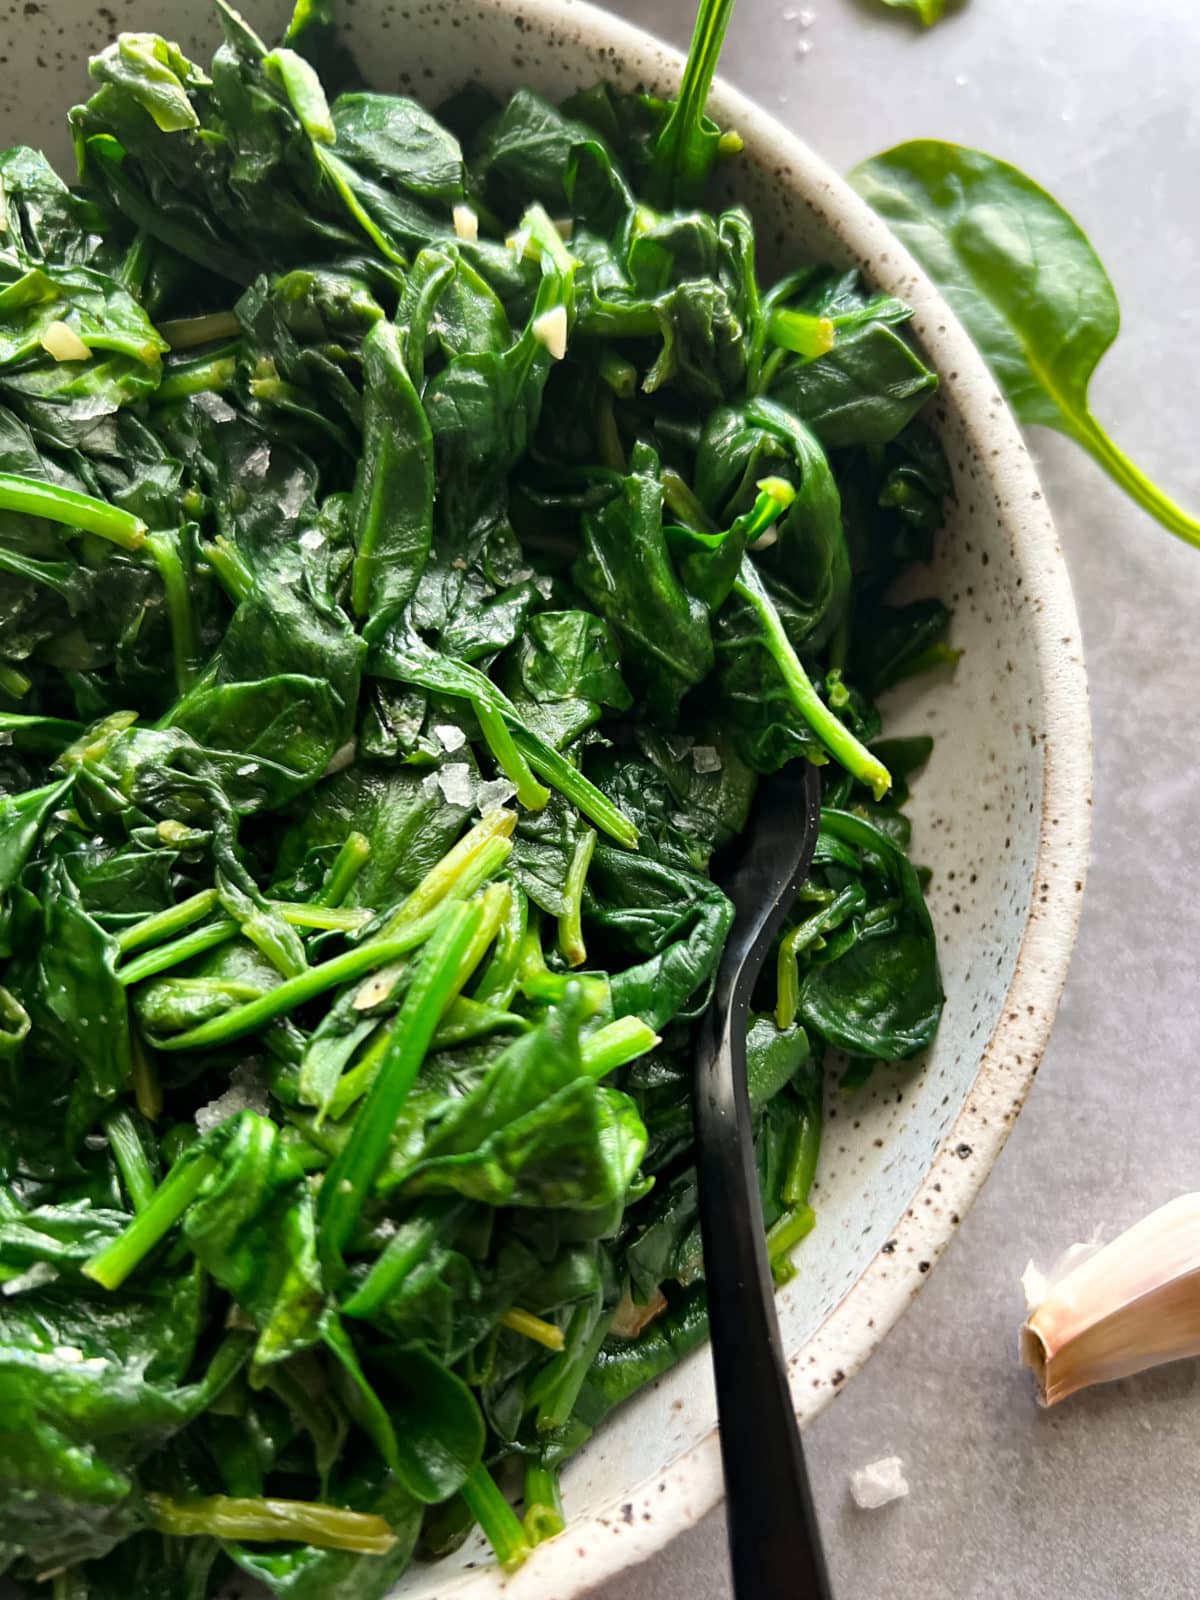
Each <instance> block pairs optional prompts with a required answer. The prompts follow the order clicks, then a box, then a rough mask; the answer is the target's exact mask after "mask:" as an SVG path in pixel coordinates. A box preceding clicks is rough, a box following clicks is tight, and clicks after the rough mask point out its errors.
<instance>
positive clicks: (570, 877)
mask: <svg viewBox="0 0 1200 1600" xmlns="http://www.w3.org/2000/svg"><path fill="white" fill-rule="evenodd" d="M595 848H596V834H595V830H594V829H592V828H584V829H582V831H581V832H580V835H579V838H578V839H577V840H576V841H575V848H574V850H572V852H571V861H570V865H569V866H568V867H567V881H566V883H564V885H563V899H564V900H565V901H566V903H567V909H566V911H565V912H564V913H563V914H562V916H561V917H559V919H558V949H559V954H560V955H561V956H562V958H563V960H564V961H565V962H566V963H567V965H568V966H569V967H581V966H582V965H583V963H584V962H585V961H586V960H587V947H586V946H585V945H584V942H583V886H584V883H585V881H586V879H587V871H588V868H589V867H590V866H591V864H592V852H593V851H594V850H595Z"/></svg>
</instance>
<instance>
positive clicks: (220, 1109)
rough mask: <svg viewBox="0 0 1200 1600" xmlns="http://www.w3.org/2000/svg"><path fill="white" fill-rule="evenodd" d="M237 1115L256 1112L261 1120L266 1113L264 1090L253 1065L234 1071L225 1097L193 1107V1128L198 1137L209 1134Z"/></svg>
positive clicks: (265, 1094) (256, 1066) (235, 1068)
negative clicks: (198, 1131)
mask: <svg viewBox="0 0 1200 1600" xmlns="http://www.w3.org/2000/svg"><path fill="white" fill-rule="evenodd" d="M239 1111H257V1112H258V1113H259V1114H260V1116H265V1115H266V1113H267V1086H266V1083H265V1082H264V1080H263V1075H262V1070H261V1068H260V1067H259V1065H258V1064H257V1063H256V1062H246V1063H245V1064H244V1065H242V1066H240V1067H234V1069H233V1074H232V1076H231V1077H230V1079H229V1087H228V1089H226V1090H225V1092H224V1094H219V1095H218V1096H217V1098H216V1099H215V1100H210V1101H209V1102H208V1104H207V1105H204V1106H197V1107H196V1126H197V1128H199V1130H200V1132H201V1133H211V1131H212V1130H213V1129H214V1128H217V1127H220V1125H221V1123H222V1122H228V1121H229V1119H230V1117H236V1116H237V1114H238V1112H239Z"/></svg>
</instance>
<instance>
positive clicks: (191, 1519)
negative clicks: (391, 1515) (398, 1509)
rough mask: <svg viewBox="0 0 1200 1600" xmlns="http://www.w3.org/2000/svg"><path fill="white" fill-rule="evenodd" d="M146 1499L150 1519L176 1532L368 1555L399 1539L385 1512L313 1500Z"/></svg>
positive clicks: (174, 1534) (151, 1496)
mask: <svg viewBox="0 0 1200 1600" xmlns="http://www.w3.org/2000/svg"><path fill="white" fill-rule="evenodd" d="M146 1503H147V1507H148V1510H149V1513H150V1521H151V1523H152V1525H153V1526H154V1527H155V1528H156V1529H157V1530H158V1532H159V1533H163V1534H167V1535H169V1536H171V1537H173V1538H185V1539H186V1538H196V1537H202V1538H211V1539H239V1540H240V1539H248V1540H250V1541H252V1542H253V1541H256V1540H263V1541H266V1542H267V1543H270V1544H276V1543H279V1542H286V1543H290V1544H308V1545H313V1546H314V1547H315V1548H316V1549H318V1550H352V1551H355V1552H356V1553H357V1554H359V1555H367V1556H385V1555H387V1553H388V1551H389V1550H390V1549H391V1548H392V1546H393V1545H394V1544H395V1543H396V1539H395V1535H394V1534H393V1533H392V1530H391V1529H390V1528H389V1527H388V1525H387V1523H386V1522H385V1521H384V1520H383V1518H382V1517H376V1516H372V1515H370V1514H368V1513H367V1512H363V1511H344V1510H343V1509H342V1508H341V1507H340V1506H327V1505H322V1504H320V1503H319V1502H318V1501H314V1500H274V1499H254V1500H248V1499H247V1500H243V1499H235V1498H233V1497H232V1496H230V1495H223V1494H214V1495H209V1496H208V1497H207V1498H205V1499H203V1500H169V1499H168V1498H167V1497H166V1495H161V1494H148V1495H147V1496H146Z"/></svg>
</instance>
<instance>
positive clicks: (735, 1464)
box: [693, 762, 830, 1600]
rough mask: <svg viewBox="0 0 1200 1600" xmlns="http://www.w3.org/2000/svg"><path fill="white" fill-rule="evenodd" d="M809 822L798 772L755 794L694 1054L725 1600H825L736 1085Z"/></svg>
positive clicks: (811, 791) (816, 806) (808, 799)
mask: <svg viewBox="0 0 1200 1600" xmlns="http://www.w3.org/2000/svg"><path fill="white" fill-rule="evenodd" d="M820 812H821V786H820V779H819V777H818V775H817V769H816V768H815V767H814V766H811V765H810V764H809V763H808V762H803V763H794V764H793V765H792V766H791V767H789V768H785V769H784V771H782V772H780V773H778V774H777V775H776V776H774V777H772V778H770V779H768V780H767V781H766V782H765V783H763V784H762V785H760V788H759V793H758V798H757V801H756V805H755V811H754V815H753V817H752V819H751V824H750V827H749V829H748V830H747V832H746V834H745V835H744V848H743V851H742V854H741V857H740V859H739V860H738V863H737V865H736V866H735V867H734V869H733V871H732V872H731V873H730V874H729V876H728V878H727V879H726V880H725V882H724V884H723V887H724V889H725V892H726V894H728V896H729V898H730V899H731V900H732V901H733V905H734V913H735V914H734V921H733V927H732V929H731V931H730V936H729V942H728V944H727V945H726V947H725V954H724V956H723V957H722V960H721V965H720V968H719V969H718V972H717V981H716V986H715V989H714V992H713V998H712V1004H711V1005H710V1006H709V1008H708V1011H707V1013H706V1014H705V1016H704V1020H703V1022H702V1023H701V1025H700V1032H699V1043H698V1049H697V1056H696V1074H695V1082H694V1086H693V1097H694V1110H695V1123H696V1166H697V1170H698V1173H699V1180H700V1224H701V1228H702V1231H703V1237H704V1271H705V1281H706V1286H707V1291H708V1316H709V1328H710V1333H711V1340H712V1362H713V1373H714V1375H715V1378H716V1388H717V1415H718V1418H719V1421H720V1434H721V1460H722V1462H723V1465H724V1469H725V1497H726V1512H727V1516H728V1521H729V1552H730V1560H731V1564H732V1568H733V1587H734V1593H735V1595H736V1596H737V1600H829V1594H830V1589H829V1575H828V1573H827V1571H826V1568H825V1557H824V1554H823V1552H822V1549H821V1536H820V1530H819V1528H818V1527H817V1521H816V1513H815V1511H814V1508H813V1500H812V1491H811V1489H810V1488H809V1482H808V1470H807V1468H806V1466H805V1463H804V1448H803V1446H802V1444H801V1442H800V1430H799V1428H798V1427H797V1425H796V1418H795V1413H794V1412H793V1410H792V1400H791V1395H790V1393H789V1391H788V1381H787V1372H786V1370H785V1367H784V1362H783V1352H782V1349H781V1348H780V1343H779V1324H778V1322H777V1320H776V1317H775V1285H774V1281H773V1279H772V1277H771V1267H770V1263H769V1261H768V1259H767V1247H766V1241H765V1239H764V1233H763V1214H762V1202H761V1200H760V1197H759V1191H758V1175H757V1172H756V1170H755V1164H754V1146H753V1140H752V1136H751V1127H750V1099H749V1094H748V1091H747V1087H746V1020H747V1013H748V1010H749V1006H750V995H751V991H752V990H753V988H754V981H755V979H756V978H757V977H758V974H759V971H760V969H761V968H762V964H763V959H764V957H765V956H766V954H767V951H768V950H769V948H770V945H771V941H772V939H773V938H774V937H775V935H776V933H777V932H778V931H779V928H780V925H781V924H782V922H783V919H784V917H785V916H786V914H787V912H788V909H789V907H790V906H791V903H792V901H793V899H794V898H795V894H796V891H797V889H798V888H799V886H800V884H801V883H802V882H803V880H804V878H805V876H806V875H807V873H808V869H809V866H810V865H811V863H812V855H813V849H814V847H815V845H816V842H817V830H818V827H819V825H820Z"/></svg>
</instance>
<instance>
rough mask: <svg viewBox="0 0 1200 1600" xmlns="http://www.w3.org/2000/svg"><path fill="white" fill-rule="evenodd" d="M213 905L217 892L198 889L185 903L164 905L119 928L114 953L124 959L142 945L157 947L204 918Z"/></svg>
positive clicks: (183, 901) (182, 901)
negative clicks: (128, 925) (117, 953)
mask: <svg viewBox="0 0 1200 1600" xmlns="http://www.w3.org/2000/svg"><path fill="white" fill-rule="evenodd" d="M216 904H217V891H216V890H215V889H201V890H200V892H199V893H198V894H193V895H189V896H188V898H187V899H186V900H180V901H179V902H178V904H177V905H173V906H168V907H167V908H166V910H165V911H156V912H155V913H154V915H153V916H150V917H144V918H143V919H142V921H141V922H135V923H133V924H132V925H131V926H130V927H128V928H122V929H121V931H120V933H118V934H117V950H118V951H119V953H120V954H121V955H122V956H127V955H129V954H130V953H131V952H132V951H134V950H140V949H141V948H142V947H143V945H148V944H158V943H159V942H160V941H161V940H163V939H169V938H171V937H172V936H173V935H174V934H177V933H182V932H183V930H184V929H185V928H190V927H191V926H192V925H193V924H194V923H197V922H199V921H200V920H201V918H203V917H206V916H207V915H208V913H209V912H210V911H211V910H212V909H213V907H214V906H215V905H216Z"/></svg>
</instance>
